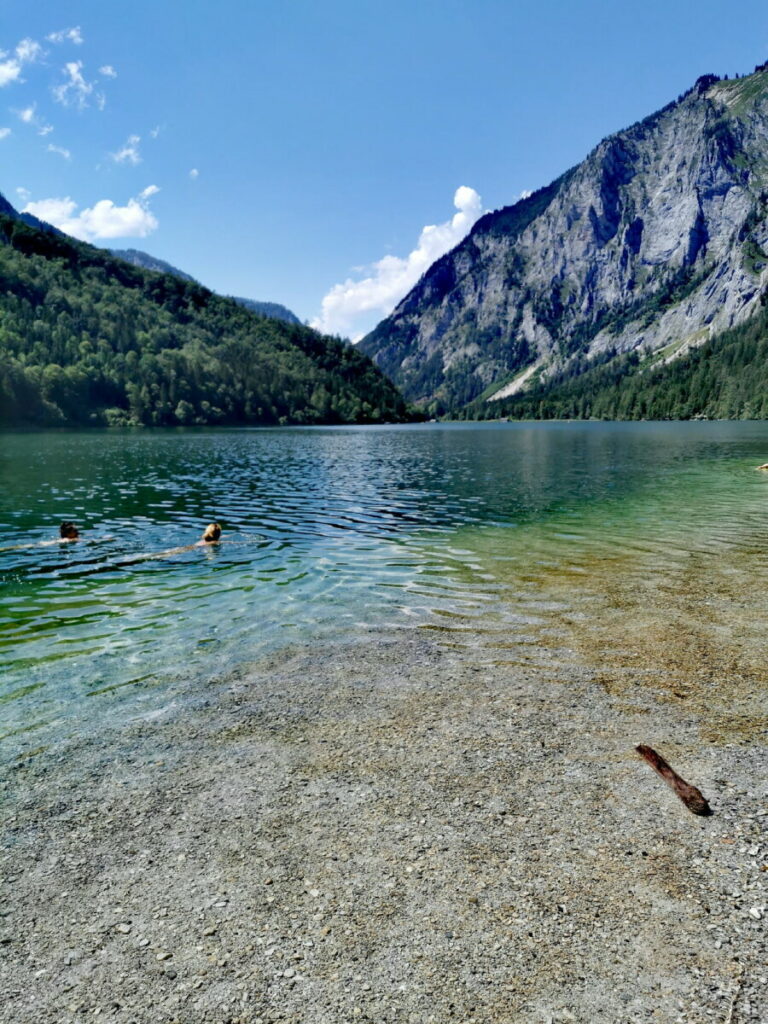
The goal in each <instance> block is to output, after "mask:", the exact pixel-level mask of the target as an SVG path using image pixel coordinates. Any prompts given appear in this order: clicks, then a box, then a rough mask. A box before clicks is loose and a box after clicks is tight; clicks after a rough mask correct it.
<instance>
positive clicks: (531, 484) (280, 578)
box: [0, 423, 768, 748]
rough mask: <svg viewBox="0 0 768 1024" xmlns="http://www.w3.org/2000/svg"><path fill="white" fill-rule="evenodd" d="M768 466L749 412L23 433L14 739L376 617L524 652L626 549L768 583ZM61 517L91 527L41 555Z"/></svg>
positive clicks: (6, 600) (9, 519)
mask: <svg viewBox="0 0 768 1024" xmlns="http://www.w3.org/2000/svg"><path fill="white" fill-rule="evenodd" d="M766 459H768V425H763V424H750V423H746V424H745V423H735V424H728V423H694V424H684V423H669V424H600V423H586V424H470V425H463V424H452V425H441V424H432V425H420V426H409V427H382V428H370V427H366V428H327V429H322V428H315V429H284V430H231V431H224V430H220V431H178V432H164V433H154V432H150V431H147V432H135V433H105V432H101V433H93V432H90V433H86V432H82V433H78V432H56V433H6V434H2V435H0V522H1V523H2V525H3V540H2V543H1V544H0V547H2V550H1V551H0V665H1V666H2V668H1V670H0V737H3V738H4V740H5V743H6V748H8V747H10V746H14V745H15V744H16V743H17V742H18V738H19V737H20V736H21V737H26V735H27V733H28V732H30V731H31V732H35V731H36V730H41V729H42V730H46V729H47V730H48V731H49V732H50V731H52V732H54V733H57V732H60V731H61V730H63V729H67V728H70V729H71V728H77V727H78V725H79V723H81V722H84V721H86V719H87V720H88V721H89V722H90V723H91V726H89V727H92V722H93V716H94V715H96V716H97V717H98V716H99V715H101V716H104V718H105V720H106V719H108V718H110V717H111V716H114V715H115V714H116V713H117V712H118V710H119V709H120V708H123V709H124V708H126V707H127V708H130V707H131V706H132V705H133V704H135V703H136V702H143V703H144V704H147V703H149V704H150V705H151V703H152V701H155V700H157V701H159V700H162V695H163V691H164V688H165V687H166V686H170V685H171V684H172V683H173V684H174V685H175V686H176V687H177V689H178V683H179V680H184V679H194V678H197V677H200V678H205V677H210V676H211V674H213V673H226V672H228V671H229V670H231V669H233V668H237V667H238V666H241V665H243V664H247V663H248V662H250V661H253V660H255V659H257V658H258V657H260V656H261V655H263V654H265V653H269V652H272V651H275V650H278V649H279V648H281V647H282V646H288V645H296V644H301V643H308V642H322V641H324V640H328V641H336V640H339V639H344V638H352V639H354V638H357V637H360V636H364V635H365V633H366V631H367V630H370V629H372V628H375V629H382V628H383V629H391V630H396V629H398V628H400V627H404V626H409V627H410V626H414V625H420V626H425V627H429V628H432V629H436V630H438V632H441V631H442V633H443V634H444V635H445V638H447V639H449V640H450V641H451V642H452V643H456V642H458V643H465V644H467V645H468V646H470V647H471V645H472V643H473V637H474V638H476V637H477V636H478V635H482V633H483V631H485V632H486V633H487V632H488V631H493V632H494V634H495V635H496V636H497V637H498V636H500V635H503V637H504V643H505V645H506V646H514V644H515V643H516V642H517V641H518V640H519V642H520V643H523V644H524V643H527V642H530V631H531V627H532V625H536V624H539V625H540V624H541V622H542V619H543V618H545V617H546V615H547V613H548V611H549V610H551V609H552V608H553V607H557V608H562V606H563V603H564V602H565V603H567V602H568V601H569V600H570V599H571V597H570V596H569V593H568V589H567V588H566V589H565V590H564V588H563V586H562V580H560V581H559V583H558V585H557V587H552V586H550V585H549V584H548V583H547V579H546V576H547V570H550V569H554V570H565V569H569V568H570V570H571V571H572V573H573V580H574V585H573V594H574V595H577V593H578V589H579V574H580V573H585V572H587V571H588V566H589V564H590V562H591V561H594V559H595V558H597V557H602V556H603V555H605V554H606V553H607V554H609V555H611V556H617V555H621V556H622V559H623V562H622V568H621V571H622V572H625V573H626V572H627V571H638V572H641V573H647V572H649V571H655V572H660V571H664V570H665V568H666V569H669V570H670V571H671V570H672V569H673V568H674V567H675V565H677V564H678V563H679V562H680V560H681V559H683V558H685V557H688V556H689V555H690V553H691V551H698V552H700V553H701V554H703V555H705V556H707V557H713V558H714V557H717V558H720V559H726V558H728V557H729V555H728V552H731V551H734V550H738V549H739V548H740V547H744V546H745V545H747V546H749V547H750V550H751V551H752V552H753V555H754V557H753V562H752V565H753V568H754V572H756V573H764V572H765V568H766V564H768V563H767V562H766V556H765V553H766V552H767V551H768V532H767V531H766V528H765V513H766V500H767V499H768V476H767V475H765V474H762V473H757V472H755V466H756V465H757V464H759V463H762V462H764V461H766ZM63 519H72V520H74V521H75V522H77V524H78V525H79V526H80V529H81V532H82V539H81V540H80V541H78V542H76V543H71V544H58V543H56V544H52V545H50V544H49V545H43V546H41V544H42V542H45V541H49V540H51V539H52V538H55V537H56V535H57V532H58V524H59V522H60V521H61V520H63ZM214 519H215V520H218V521H219V522H220V523H221V524H222V526H223V528H224V538H223V541H222V543H221V544H219V545H217V546H214V547H205V548H201V547H193V548H192V549H191V550H186V551H180V552H179V551H174V550H173V549H175V548H178V547H180V546H184V545H189V544H194V542H195V541H196V540H197V539H198V537H199V535H200V532H201V531H202V529H203V527H204V526H205V525H206V523H208V522H210V521H212V520H214ZM627 559H629V560H630V563H631V566H634V570H633V569H632V568H631V567H630V569H628V564H629V563H628V562H627ZM582 611H584V610H583V609H582ZM585 614H587V615H588V607H587V609H586V612H585ZM24 742H27V740H26V738H25V739H24ZM30 742H31V741H30Z"/></svg>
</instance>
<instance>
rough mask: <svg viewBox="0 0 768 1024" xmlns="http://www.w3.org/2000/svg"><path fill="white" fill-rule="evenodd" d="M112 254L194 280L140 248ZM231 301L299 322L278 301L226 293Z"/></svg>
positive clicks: (246, 307)
mask: <svg viewBox="0 0 768 1024" xmlns="http://www.w3.org/2000/svg"><path fill="white" fill-rule="evenodd" d="M109 251H110V252H111V253H112V255H113V256H117V258H118V259H120V260H125V262H126V263H130V264H132V265H133V266H134V267H144V269H145V270H154V271H155V272H156V273H158V274H173V276H174V277H180V278H181V280H182V281H194V280H195V278H194V277H192V276H191V275H190V274H186V273H185V272H184V271H183V270H179V269H178V267H174V266H172V265H171V264H170V263H166V262H165V260H160V259H158V258H157V257H156V256H150V254H149V253H148V252H142V251H141V249H110V250H109ZM227 298H230V299H231V300H232V301H233V302H236V303H237V304H238V305H239V306H243V308H244V309H249V310H250V311H251V312H252V313H258V314H259V316H269V317H272V318H273V319H275V320H285V321H286V323H289V324H300V323H301V320H299V318H298V317H297V316H296V314H295V313H292V312H291V310H290V309H287V308H286V307H285V306H281V305H280V303H279V302H257V301H256V299H241V298H238V297H237V296H235V295H228V296H227Z"/></svg>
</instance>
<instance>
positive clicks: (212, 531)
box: [197, 523, 221, 546]
mask: <svg viewBox="0 0 768 1024" xmlns="http://www.w3.org/2000/svg"><path fill="white" fill-rule="evenodd" d="M220 538H221V527H220V526H219V524H218V523H209V524H208V525H207V526H206V528H205V530H203V536H202V537H201V538H200V540H199V541H198V542H197V543H198V546H199V545H202V544H217V543H218V541H219V539H220Z"/></svg>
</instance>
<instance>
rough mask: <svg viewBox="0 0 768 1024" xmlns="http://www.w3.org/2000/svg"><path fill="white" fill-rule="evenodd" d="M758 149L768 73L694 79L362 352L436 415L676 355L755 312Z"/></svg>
mask: <svg viewBox="0 0 768 1024" xmlns="http://www.w3.org/2000/svg"><path fill="white" fill-rule="evenodd" d="M767 151H768V66H767V65H759V66H758V67H757V68H756V69H755V72H753V74H752V75H749V76H745V77H743V78H737V79H727V78H725V79H719V78H718V77H717V76H715V75H705V76H702V77H700V78H699V79H698V80H697V82H696V83H695V84H694V85H693V86H692V87H691V89H689V90H688V91H687V92H685V93H683V94H682V95H681V96H679V97H678V98H677V99H676V100H674V101H672V102H671V103H669V104H667V105H666V106H665V107H663V108H661V109H660V110H658V111H656V112H655V113H653V114H651V115H649V116H648V117H646V118H644V119H642V120H640V121H638V122H636V123H635V124H633V125H630V127H629V128H626V129H623V130H622V131H620V132H616V133H614V134H613V135H610V136H608V137H607V138H606V139H603V140H602V141H601V142H600V143H598V145H597V146H595V147H594V148H593V150H592V151H591V152H590V153H589V154H588V155H587V157H586V158H585V159H584V161H582V163H581V164H578V165H577V166H575V167H573V168H571V169H570V170H568V171H566V172H565V173H564V174H563V175H561V176H560V177H559V178H557V179H556V180H555V181H554V182H552V183H551V184H549V185H547V186H544V187H543V188H541V189H538V190H537V191H536V192H535V193H533V195H531V196H529V197H527V198H525V199H523V200H520V201H519V202H517V203H515V204H513V205H512V206H509V207H503V208H502V209H500V210H496V211H493V212H491V213H488V214H485V215H484V216H483V217H482V218H481V219H480V220H478V222H477V223H476V224H475V225H474V227H473V229H472V231H471V232H470V233H469V234H468V235H467V237H466V238H465V239H464V240H463V241H462V242H461V243H459V245H458V246H456V247H455V248H454V249H453V250H452V251H451V252H450V253H448V254H446V255H445V256H443V257H442V258H441V259H440V260H438V261H437V262H436V263H435V264H433V265H432V267H430V268H429V270H428V271H427V272H426V273H425V274H424V276H423V277H422V279H421V280H420V281H419V282H418V283H417V285H416V286H415V287H414V288H413V289H412V290H411V292H409V294H408V295H406V296H405V298H404V299H403V300H402V301H401V302H400V303H399V305H398V306H397V308H396V309H395V310H394V311H393V313H392V314H391V315H390V316H389V317H387V318H386V319H385V320H384V321H382V322H381V323H380V324H379V325H378V326H377V327H376V328H375V329H374V330H373V331H372V332H371V333H370V334H369V335H368V336H367V337H366V338H365V339H363V341H362V342H361V343H360V347H361V348H362V350H363V351H364V352H366V353H367V354H368V355H370V356H371V357H372V358H373V359H374V361H375V362H376V363H377V365H379V366H380V367H381V368H382V369H383V370H384V371H385V372H386V373H388V374H389V376H390V377H391V378H392V379H393V380H394V381H395V382H396V383H397V384H398V386H399V387H401V389H402V390H403V392H404V394H405V395H406V397H407V398H409V399H410V400H411V401H415V402H417V403H418V404H420V405H421V406H422V407H424V408H426V409H427V410H429V411H430V412H433V413H434V414H440V413H445V412H447V411H451V410H453V411H455V410H457V409H460V408H462V407H465V406H467V405H468V403H471V402H474V401H476V400H477V399H478V398H480V396H483V398H484V400H489V399H492V398H493V397H494V396H495V397H496V399H497V400H498V399H499V398H504V397H509V396H510V395H513V394H515V393H516V392H517V391H520V392H524V391H526V390H527V389H531V388H537V387H541V386H542V385H544V384H546V381H547V380H548V379H550V378H553V377H555V376H556V375H558V374H562V373H563V371H566V370H568V369H569V368H571V369H573V368H575V369H578V366H579V365H580V364H583V365H584V367H586V366H588V365H589V364H590V363H591V362H593V361H594V360H597V359H599V360H603V359H605V358H606V355H607V354H610V353H611V352H613V353H614V354H615V355H616V356H620V355H622V354H626V353H628V352H631V351H635V350H637V351H639V352H640V353H642V354H648V353H651V352H656V351H660V350H662V349H664V348H667V347H669V348H670V349H674V351H673V352H671V354H670V358H675V357H679V356H680V355H682V354H684V353H685V352H686V351H688V349H689V348H691V347H695V346H697V345H700V344H703V343H704V342H705V341H706V340H708V339H710V338H712V337H714V336H715V335H717V334H718V333H719V332H721V331H724V330H727V329H730V328H732V327H734V326H736V325H738V324H739V323H742V322H744V321H745V320H747V319H748V318H749V317H750V316H752V315H754V314H755V312H756V311H757V309H758V307H759V301H760V296H761V294H762V293H763V292H764V289H765V283H766V268H768V256H767V255H766V252H768V160H767V159H766V157H765V155H764V154H765V153H766V152H767Z"/></svg>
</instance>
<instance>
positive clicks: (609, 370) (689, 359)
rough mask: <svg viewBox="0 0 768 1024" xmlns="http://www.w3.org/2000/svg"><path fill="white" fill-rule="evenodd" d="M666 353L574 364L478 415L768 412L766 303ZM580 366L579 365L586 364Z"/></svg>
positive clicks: (474, 410) (476, 410) (724, 415)
mask: <svg viewBox="0 0 768 1024" xmlns="http://www.w3.org/2000/svg"><path fill="white" fill-rule="evenodd" d="M664 355H665V353H663V352H662V353H659V354H657V355H652V356H649V357H646V358H645V359H642V358H641V357H640V355H639V354H638V353H637V352H631V353H628V354H626V355H623V356H615V354H614V353H611V352H608V353H606V355H605V356H604V361H603V362H602V363H601V364H600V365H597V366H594V365H593V366H591V367H589V368H588V369H584V368H583V367H582V368H579V367H573V370H572V374H568V373H562V374H560V375H559V376H558V377H556V378H554V379H552V380H549V381H547V382H546V384H543V385H541V384H540V385H538V386H534V387H533V388H531V389H529V390H528V391H525V392H522V393H519V394H516V395H513V396H511V397H510V398H507V399H501V400H499V401H497V402H484V401H478V402H476V403H474V405H472V406H470V407H468V408H467V410H466V411H465V413H464V415H466V416H467V417H471V418H478V419H493V418H496V417H498V416H508V417H510V418H512V419H590V418H592V419H607V420H636V419H648V420H651V419H653V420H661V419H694V418H706V419H768V308H766V306H762V307H761V308H760V311H759V312H758V313H757V314H756V315H755V316H754V317H753V318H752V319H751V320H749V321H748V322H747V323H745V324H741V325H739V326H738V327H734V328H732V329H731V330H728V331H724V332H723V333H722V334H720V335H718V336H717V337H716V338H713V339H712V340H711V341H708V342H705V344H704V345H702V346H701V347H700V348H695V349H692V350H690V351H689V352H688V353H687V354H686V355H684V356H680V357H678V358H677V359H675V360H674V361H672V362H664V361H663V358H664ZM580 371H581V372H580Z"/></svg>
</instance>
